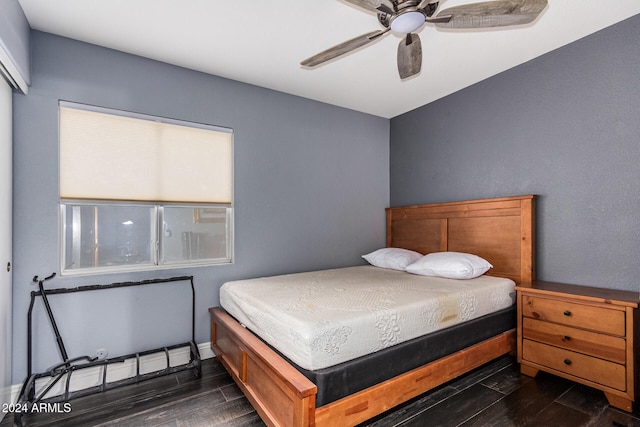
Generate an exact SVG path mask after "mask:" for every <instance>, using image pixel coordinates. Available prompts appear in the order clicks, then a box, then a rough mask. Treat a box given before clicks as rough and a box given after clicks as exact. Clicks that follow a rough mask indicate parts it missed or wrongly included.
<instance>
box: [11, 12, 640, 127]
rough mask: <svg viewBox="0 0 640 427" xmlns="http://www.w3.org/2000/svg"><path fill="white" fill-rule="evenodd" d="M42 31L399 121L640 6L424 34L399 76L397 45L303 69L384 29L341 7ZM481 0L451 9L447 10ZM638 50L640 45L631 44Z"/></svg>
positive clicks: (49, 19) (121, 17) (116, 18)
mask: <svg viewBox="0 0 640 427" xmlns="http://www.w3.org/2000/svg"><path fill="white" fill-rule="evenodd" d="M19 2H20V4H21V5H22V8H23V9H24V12H25V14H26V16H27V19H28V20H29V23H30V25H31V27H32V28H33V29H36V30H40V31H45V32H48V33H53V34H58V35H61V36H65V37H69V38H72V39H76V40H81V41H85V42H89V43H93V44H96V45H100V46H106V47H109V48H112V49H117V50H120V51H123V52H129V53H132V54H136V55H140V56H143V57H147V58H152V59H156V60H159V61H164V62H168V63H171V64H176V65H180V66H183V67H186V68H191V69H194V70H199V71H203V72H205V73H210V74H214V75H217V76H222V77H226V78H229V79H233V80H238V81H241V82H246V83H250V84H254V85H258V86H263V87H266V88H270V89H274V90H278V91H282V92H286V93H290V94H294V95H299V96H302V97H305V98H310V99H315V100H318V101H322V102H326V103H330V104H334V105H338V106H342V107H346V108H350V109H353V110H358V111H362V112H366V113H370V114H374V115H377V116H381V117H386V118H390V117H394V116H397V115H399V114H402V113H404V112H407V111H410V110H412V109H414V108H417V107H419V106H421V105H424V104H427V103H429V102H432V101H434V100H436V99H439V98H441V97H443V96H446V95H448V94H450V93H453V92H455V91H458V90H460V89H462V88H464V87H467V86H469V85H472V84H474V83H476V82H478V81H481V80H483V79H486V78H488V77H490V76H492V75H495V74H497V73H500V72H501V71H504V70H507V69H509V68H511V67H514V66H516V65H518V64H521V63H523V62H526V61H528V60H530V59H532V58H535V57H537V56H539V55H542V54H544V53H546V52H548V51H551V50H553V49H556V48H558V47H561V46H563V45H565V44H568V43H570V42H572V41H575V40H577V39H579V38H582V37H584V36H586V35H588V34H591V33H593V32H595V31H598V30H600V29H602V28H605V27H607V26H610V25H612V24H614V23H616V22H619V21H621V20H623V19H626V18H628V17H631V16H633V15H636V14H638V13H640V1H637V0H609V1H606V2H605V1H602V0H549V5H548V7H547V9H546V10H545V11H544V12H543V13H542V15H541V16H540V17H539V18H538V19H537V20H536V21H534V22H533V23H532V24H529V25H527V26H525V27H518V28H508V29H500V30H480V31H470V30H463V31H460V30H457V31H454V30H443V29H436V28H435V27H434V26H432V25H431V24H426V25H425V26H424V27H423V28H422V29H421V30H420V32H419V34H420V38H421V40H422V48H423V66H422V72H421V73H420V74H419V75H417V76H415V77H413V78H411V79H408V80H405V81H401V80H400V78H399V77H398V72H397V68H396V49H397V45H398V43H399V40H400V38H399V37H398V36H396V35H393V34H387V36H386V37H384V38H382V40H379V41H376V42H374V43H372V44H370V45H368V46H366V47H365V48H363V49H360V50H358V51H356V52H352V53H350V54H348V55H346V56H344V57H341V58H338V59H336V60H333V61H331V62H329V63H326V64H324V65H322V66H320V67H318V68H315V69H313V70H309V69H303V68H302V67H300V65H299V63H300V61H301V60H303V59H305V58H307V57H309V56H311V55H314V54H316V53H318V52H320V51H322V50H325V49H327V48H329V47H331V46H334V45H336V44H338V43H341V42H343V41H345V40H347V39H351V38H353V37H356V36H359V35H361V34H364V33H367V32H370V31H374V30H377V29H380V28H381V27H380V25H379V24H378V21H377V19H376V16H375V14H373V13H371V12H366V11H364V10H361V9H359V8H357V7H355V6H352V5H351V4H349V3H346V2H344V1H342V0H270V1H267V0H245V1H241V0H224V1H223V0H91V1H87V0H19ZM474 2H476V0H446V1H443V2H441V5H440V9H444V8H448V7H451V6H457V5H460V4H465V3H474ZM629 42H630V43H636V42H637V40H629Z"/></svg>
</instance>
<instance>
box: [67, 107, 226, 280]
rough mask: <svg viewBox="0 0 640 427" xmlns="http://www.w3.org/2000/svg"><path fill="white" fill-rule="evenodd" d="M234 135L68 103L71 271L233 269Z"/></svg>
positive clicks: (68, 261) (215, 128)
mask: <svg viewBox="0 0 640 427" xmlns="http://www.w3.org/2000/svg"><path fill="white" fill-rule="evenodd" d="M232 170H233V135H232V132H231V131H230V130H229V129H225V128H219V127H214V126H209V125H202V124H196V123H189V122H183V121H176V120H168V119H164V118H159V117H151V116H146V115H140V114H133V113H125V112H120V111H114V110H107V109H103V108H98V107H90V106H84V105H78V104H71V103H66V102H61V103H60V229H61V239H60V240H61V245H62V248H61V251H60V253H61V270H62V273H63V274H78V273H98V272H108V271H123V270H144V269H154V268H158V267H176V266H184V265H202V264H218V263H229V262H231V261H232V252H233V244H232V243H233V239H232V235H233V233H232V231H233V227H232V224H233V203H232V201H233V172H232Z"/></svg>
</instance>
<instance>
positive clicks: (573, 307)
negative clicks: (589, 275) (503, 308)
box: [522, 295, 625, 336]
mask: <svg viewBox="0 0 640 427" xmlns="http://www.w3.org/2000/svg"><path fill="white" fill-rule="evenodd" d="M522 314H523V315H524V316H525V317H530V318H533V319H538V320H546V321H549V322H554V323H560V324H563V325H568V326H574V327H578V328H581V329H589V330H592V331H598V332H604V333H607V334H612V335H618V336H624V335H625V313H624V312H623V311H620V310H614V309H608V308H604V307H597V306H593V305H586V304H576V303H572V302H567V301H562V300H554V299H548V298H541V297H537V296H530V295H523V296H522Z"/></svg>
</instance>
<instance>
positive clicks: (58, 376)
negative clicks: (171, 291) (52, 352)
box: [14, 273, 202, 425]
mask: <svg viewBox="0 0 640 427" xmlns="http://www.w3.org/2000/svg"><path fill="white" fill-rule="evenodd" d="M55 275H56V274H55V273H53V274H52V275H50V276H48V277H45V278H44V279H39V278H38V276H35V277H34V278H33V281H34V282H37V283H38V290H37V291H32V292H31V302H30V304H29V310H28V320H27V334H28V337H27V378H26V379H25V381H24V383H23V384H22V388H21V390H20V394H19V395H18V401H17V403H16V406H17V407H20V408H23V407H25V406H28V405H32V404H39V403H41V402H45V403H57V402H68V401H69V400H71V399H75V398H78V397H83V396H87V395H90V394H95V393H101V392H104V391H106V390H110V389H113V388H117V387H122V386H125V385H129V384H134V383H138V382H141V381H144V380H148V379H151V378H157V377H160V376H164V375H169V374H172V373H175V372H180V371H186V370H191V371H192V372H193V374H194V375H195V376H196V377H200V375H201V373H202V364H201V359H200V352H199V351H198V346H197V345H196V344H195V289H194V285H193V276H179V277H170V278H165V279H150V280H143V281H138V282H119V283H111V284H108V285H88V286H79V287H75V288H57V289H49V290H45V289H44V282H45V281H46V280H49V279H52V278H53V277H55ZM179 281H189V283H190V285H191V341H188V342H184V343H179V344H174V345H170V346H165V347H158V348H155V349H150V350H146V351H142V352H137V353H131V354H127V355H124V356H118V357H112V358H108V359H102V360H98V358H97V357H91V356H87V355H84V356H79V357H74V358H69V356H68V355H67V351H66V348H65V346H64V341H63V340H62V336H61V335H60V331H59V330H58V326H57V324H56V321H55V317H54V316H53V311H52V310H51V306H50V305H49V300H48V298H47V296H48V295H54V294H66V293H74V292H84V291H95V290H106V289H113V288H122V287H129V286H141V285H149V284H154V283H167V282H179ZM36 297H41V298H42V302H43V304H44V307H45V310H46V312H47V315H48V317H49V321H50V323H51V326H52V328H53V332H54V334H55V336H56V343H57V346H58V349H59V350H60V355H61V356H62V362H60V363H58V364H56V365H55V366H53V367H51V368H49V369H48V370H47V371H46V372H40V373H33V371H32V356H33V342H32V314H33V307H34V304H35V301H36ZM185 347H189V352H190V357H189V362H188V363H185V364H182V365H177V366H171V365H170V358H169V351H170V350H174V349H178V348H185ZM155 353H164V354H165V357H166V361H167V363H166V368H164V369H160V370H157V371H153V372H148V373H144V374H141V373H140V358H141V357H143V356H146V355H150V354H155ZM133 359H135V361H136V373H135V375H134V376H131V377H129V378H125V379H122V380H118V381H113V382H107V368H108V365H110V364H114V363H119V362H125V361H127V360H133ZM97 366H103V367H104V368H103V370H102V382H101V384H100V385H98V386H94V387H89V388H85V389H82V390H75V391H70V390H69V386H70V383H71V376H72V374H73V373H74V372H77V371H80V370H83V369H88V368H93V367H97ZM46 377H49V378H51V380H50V381H49V382H48V384H47V385H46V386H45V387H43V388H42V390H36V381H37V380H38V379H41V378H46ZM63 379H64V381H65V385H64V392H63V393H62V394H59V395H56V396H52V397H46V396H47V394H48V393H49V392H50V391H51V389H52V388H53V387H54V386H55V385H56V384H58V383H59V382H60V381H61V380H63ZM21 416H22V413H18V412H16V413H15V414H14V422H15V423H16V424H17V425H21Z"/></svg>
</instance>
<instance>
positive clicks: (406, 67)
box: [398, 33, 422, 79]
mask: <svg viewBox="0 0 640 427" xmlns="http://www.w3.org/2000/svg"><path fill="white" fill-rule="evenodd" d="M421 68H422V43H421V42H420V37H418V35H417V34H412V33H409V34H407V35H406V37H405V38H404V39H402V40H400V44H399V45H398V73H400V78H401V79H406V78H408V77H411V76H414V75H416V74H418V73H419V72H420V69H421Z"/></svg>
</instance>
